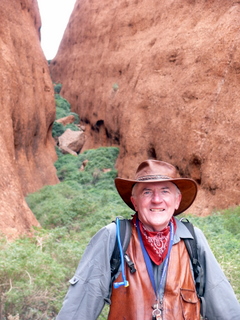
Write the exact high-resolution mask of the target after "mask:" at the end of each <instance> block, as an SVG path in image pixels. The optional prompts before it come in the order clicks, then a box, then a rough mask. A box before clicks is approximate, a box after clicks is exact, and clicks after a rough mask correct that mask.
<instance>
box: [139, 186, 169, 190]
mask: <svg viewBox="0 0 240 320" xmlns="http://www.w3.org/2000/svg"><path fill="white" fill-rule="evenodd" d="M159 189H161V190H166V189H167V190H169V189H170V188H169V187H160V188H159ZM142 190H143V191H144V190H152V188H151V187H145V188H143V189H142Z"/></svg>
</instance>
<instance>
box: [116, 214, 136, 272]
mask: <svg viewBox="0 0 240 320" xmlns="http://www.w3.org/2000/svg"><path fill="white" fill-rule="evenodd" d="M113 222H115V223H116V220H115V221H113ZM119 226H120V239H121V245H122V250H123V252H124V258H125V261H126V262H127V265H128V266H129V268H130V272H131V273H134V272H135V271H136V269H135V267H134V263H133V262H132V261H131V260H130V258H129V257H128V255H127V254H126V253H125V252H126V250H127V247H128V245H129V242H130V238H131V235H132V228H131V222H130V220H128V219H119ZM110 264H111V277H112V278H113V277H114V276H115V275H116V273H117V272H118V269H119V267H120V264H121V259H120V250H119V246H118V242H117V241H116V242H115V246H114V249H113V253H112V257H111V260H110Z"/></svg>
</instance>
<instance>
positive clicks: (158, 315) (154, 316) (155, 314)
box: [152, 309, 162, 320]
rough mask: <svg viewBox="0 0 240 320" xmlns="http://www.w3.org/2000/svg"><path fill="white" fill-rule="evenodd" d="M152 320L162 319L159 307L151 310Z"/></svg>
mask: <svg viewBox="0 0 240 320" xmlns="http://www.w3.org/2000/svg"><path fill="white" fill-rule="evenodd" d="M152 320H162V312H161V310H160V309H155V310H153V312H152Z"/></svg>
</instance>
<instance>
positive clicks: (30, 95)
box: [0, 0, 58, 238]
mask: <svg viewBox="0 0 240 320" xmlns="http://www.w3.org/2000/svg"><path fill="white" fill-rule="evenodd" d="M0 15H1V19H0V34H1V36H0V93H1V94H0V95H1V106H0V124H1V125H0V145H1V151H0V168H1V179H0V232H1V233H3V234H6V235H8V237H9V238H11V237H16V236H18V235H19V234H23V233H26V232H28V231H29V229H30V228H31V226H32V225H38V222H37V220H36V218H35V217H34V215H33V213H32V212H31V211H30V209H29V208H28V206H27V204H26V202H25V200H24V196H25V195H26V194H27V193H29V192H34V191H36V190H38V189H39V188H41V187H42V186H43V185H45V184H55V183H57V182H58V179H57V176H56V172H55V168H54V166H53V161H54V160H55V159H56V154H55V150H54V143H53V139H52V137H51V124H52V122H53V121H54V119H55V102H54V94H53V88H52V82H51V79H50V75H49V70H48V65H47V61H46V59H45V57H44V55H43V52H42V49H41V46H40V26H41V21H40V16H39V10H38V5H37V0H21V1H20V0H11V1H8V0H1V1H0Z"/></svg>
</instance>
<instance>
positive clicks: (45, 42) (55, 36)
mask: <svg viewBox="0 0 240 320" xmlns="http://www.w3.org/2000/svg"><path fill="white" fill-rule="evenodd" d="M37 1H38V6H39V11H40V15H41V20H42V28H41V45H42V49H43V52H44V54H45V56H46V59H47V60H51V59H53V58H54V57H55V55H56V54H57V50H58V47H59V44H60V42H61V40H62V37H63V33H64V31H65V29H66V26H67V24H68V20H69V18H70V15H71V13H72V10H73V8H74V4H75V2H76V0H37Z"/></svg>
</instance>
